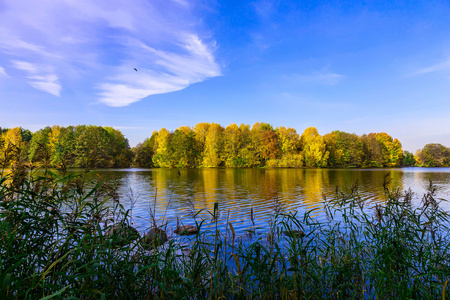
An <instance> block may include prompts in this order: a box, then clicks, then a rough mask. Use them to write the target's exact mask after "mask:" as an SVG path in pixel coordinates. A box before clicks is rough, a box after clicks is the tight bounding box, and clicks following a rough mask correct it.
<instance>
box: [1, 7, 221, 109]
mask: <svg viewBox="0 0 450 300" xmlns="http://www.w3.org/2000/svg"><path fill="white" fill-rule="evenodd" d="M191 6H193V4H191V3H188V2H187V1H185V0H173V1H169V2H168V1H146V0H136V1H134V2H133V5H130V4H129V2H128V1H126V0H117V1H113V2H111V1H108V0H98V1H90V0H61V1H53V0H41V1H40V2H39V4H36V2H35V1H32V0H24V1H20V2H18V1H14V0H6V2H5V4H4V5H3V6H2V8H0V20H1V21H0V64H1V63H5V62H9V63H10V64H11V65H12V66H13V67H14V68H15V69H17V70H20V71H23V73H22V74H21V73H20V72H19V73H18V74H19V75H17V76H20V75H22V78H23V79H24V81H26V82H28V83H29V84H30V85H31V86H33V87H34V88H36V89H39V90H42V91H45V92H48V93H50V94H53V95H59V94H60V91H61V90H62V86H61V83H60V82H63V83H67V84H73V85H74V86H75V87H76V88H78V87H79V86H83V87H86V89H87V91H86V93H92V92H93V91H94V93H95V91H96V90H97V95H98V96H99V101H100V102H102V103H105V104H107V105H109V106H116V107H118V106H126V105H129V104H131V103H134V102H137V101H140V100H141V99H143V98H145V97H147V96H150V95H154V94H161V93H168V92H173V91H177V90H181V89H184V88H186V87H187V86H189V85H190V84H193V83H197V82H201V81H204V80H206V79H208V78H211V77H215V76H219V75H220V74H221V71H220V67H219V65H218V64H217V63H216V61H215V57H214V50H215V42H214V41H213V40H212V39H210V38H209V34H208V33H207V32H205V29H204V28H202V27H201V26H200V25H199V24H200V23H199V22H198V18H197V17H198V16H195V15H194V14H193V12H195V9H193V7H191ZM134 68H137V69H138V72H135V71H134V70H133V69H134ZM65 79H68V80H65ZM78 80H79V81H82V82H81V83H80V82H78ZM64 88H65V89H66V87H64ZM67 88H68V89H70V87H67Z"/></svg>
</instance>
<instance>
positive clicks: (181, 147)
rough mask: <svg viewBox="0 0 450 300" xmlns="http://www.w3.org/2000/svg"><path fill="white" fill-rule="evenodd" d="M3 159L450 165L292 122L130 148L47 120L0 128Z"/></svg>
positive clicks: (185, 133)
mask: <svg viewBox="0 0 450 300" xmlns="http://www.w3.org/2000/svg"><path fill="white" fill-rule="evenodd" d="M0 150H1V153H0V163H2V166H3V167H8V166H12V165H14V163H16V162H19V161H20V162H24V163H27V164H30V165H33V166H38V167H48V168H53V167H58V168H69V167H82V168H124V167H130V166H135V167H144V168H154V167H157V168H214V167H226V168H252V167H270V168H301V167H306V168H351V167H353V168H370V167H376V168H382V167H400V166H424V167H447V166H450V149H449V148H447V147H445V146H443V145H441V144H428V145H425V147H424V148H423V149H420V150H418V151H417V152H416V153H415V155H414V154H412V153H411V152H408V151H403V149H402V144H401V143H400V141H399V140H398V139H396V138H392V137H391V136H390V135H389V134H387V133H385V132H380V133H369V134H363V135H361V136H359V135H357V134H354V133H347V132H343V131H338V130H336V131H333V132H331V133H328V134H325V135H323V136H322V135H320V134H319V132H318V130H317V129H316V128H315V127H308V128H306V129H305V130H304V131H303V133H302V134H299V133H297V131H296V130H295V129H294V128H289V127H276V128H273V126H272V125H270V124H267V123H260V122H257V123H255V124H254V125H253V126H251V127H250V125H246V124H241V125H239V126H238V125H236V124H231V125H229V126H227V127H225V128H224V127H222V126H221V125H219V124H217V123H198V124H197V125H195V126H194V127H193V128H190V127H189V126H181V127H179V128H177V129H176V130H175V131H173V132H170V131H168V130H167V129H165V128H162V129H160V130H159V131H154V132H153V134H152V135H151V137H150V138H148V139H146V140H145V141H143V142H142V143H139V144H138V145H137V146H136V147H134V148H133V149H131V148H130V146H129V143H128V140H127V139H126V138H125V137H124V135H123V134H122V133H121V132H120V131H119V130H117V129H114V128H112V127H102V126H92V125H78V126H68V127H63V126H56V125H55V126H52V127H45V128H43V129H41V130H38V131H36V132H34V133H32V132H30V131H29V130H26V129H23V128H20V127H16V128H12V129H2V128H0Z"/></svg>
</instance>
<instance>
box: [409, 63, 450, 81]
mask: <svg viewBox="0 0 450 300" xmlns="http://www.w3.org/2000/svg"><path fill="white" fill-rule="evenodd" d="M443 70H450V59H447V60H444V61H442V62H440V63H437V64H434V65H432V66H428V67H425V68H422V69H419V70H417V71H414V72H412V73H411V74H409V75H407V77H412V76H417V75H423V74H428V73H433V72H438V71H443Z"/></svg>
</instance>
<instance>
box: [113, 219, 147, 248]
mask: <svg viewBox="0 0 450 300" xmlns="http://www.w3.org/2000/svg"><path fill="white" fill-rule="evenodd" d="M106 236H110V237H112V239H113V242H112V244H113V245H114V246H115V247H118V246H125V245H128V244H129V243H131V242H133V241H135V240H137V239H139V238H140V235H139V232H138V231H137V230H136V228H134V227H132V226H130V225H128V224H125V223H119V224H116V225H114V226H113V227H111V229H109V230H108V232H107V233H106Z"/></svg>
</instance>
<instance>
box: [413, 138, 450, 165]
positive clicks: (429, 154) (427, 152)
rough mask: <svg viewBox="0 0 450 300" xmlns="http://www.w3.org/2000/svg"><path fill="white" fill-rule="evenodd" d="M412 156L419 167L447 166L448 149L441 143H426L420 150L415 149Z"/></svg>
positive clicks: (449, 152) (449, 162) (448, 161)
mask: <svg viewBox="0 0 450 300" xmlns="http://www.w3.org/2000/svg"><path fill="white" fill-rule="evenodd" d="M414 158H415V159H416V161H417V164H418V165H419V166H421V167H448V166H450V149H449V148H447V147H445V146H443V145H441V144H436V143H434V144H427V145H425V146H424V147H423V148H422V149H421V150H417V152H416V155H415V156H414Z"/></svg>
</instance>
